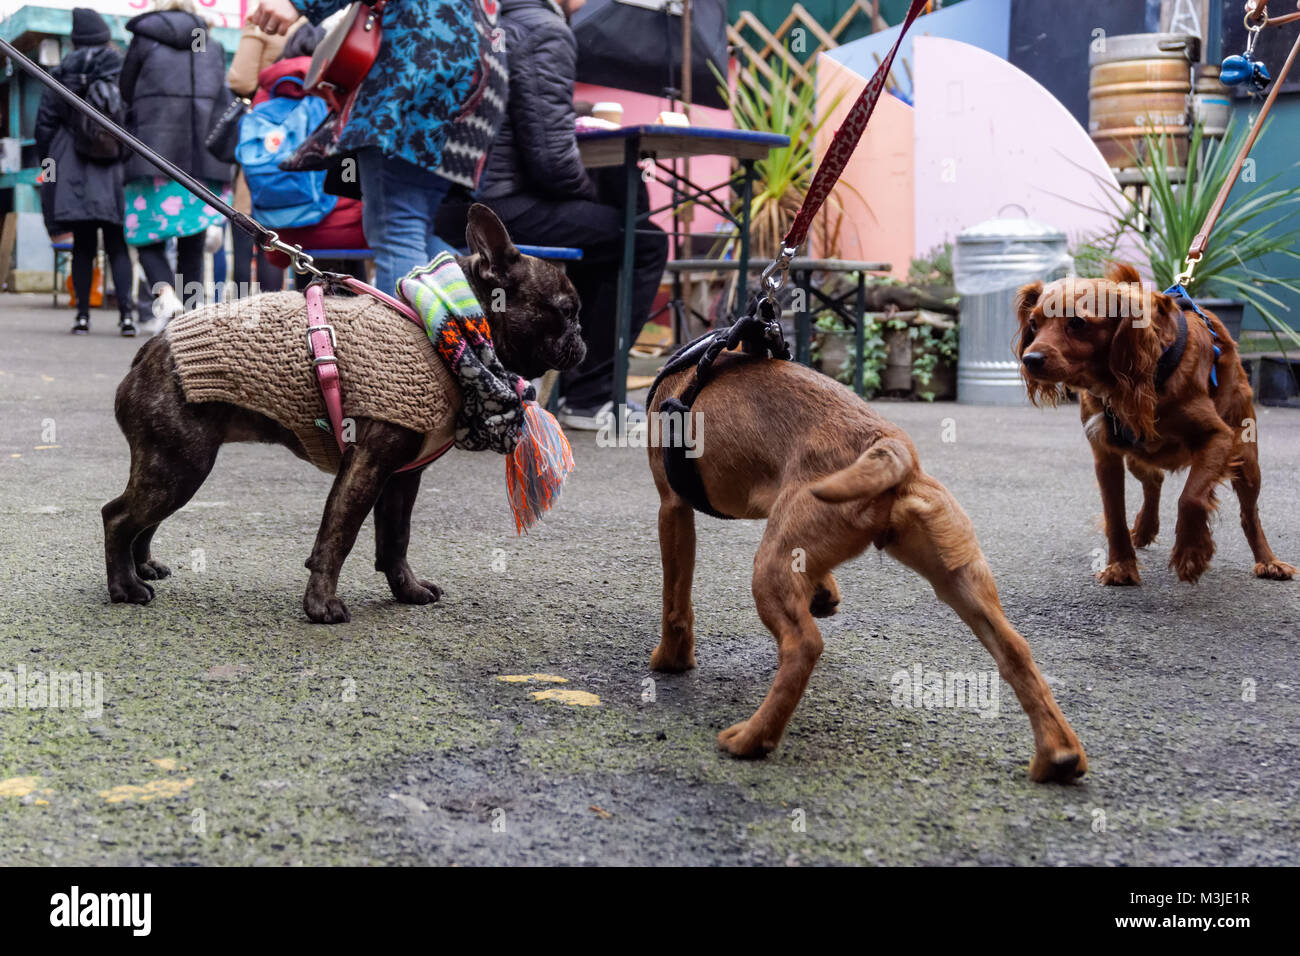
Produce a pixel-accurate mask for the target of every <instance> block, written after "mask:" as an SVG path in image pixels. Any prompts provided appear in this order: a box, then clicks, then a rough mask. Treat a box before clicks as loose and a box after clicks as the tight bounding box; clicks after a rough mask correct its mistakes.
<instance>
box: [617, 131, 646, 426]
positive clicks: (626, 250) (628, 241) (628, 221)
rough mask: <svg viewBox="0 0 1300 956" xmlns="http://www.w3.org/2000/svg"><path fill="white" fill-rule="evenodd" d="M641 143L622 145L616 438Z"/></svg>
mask: <svg viewBox="0 0 1300 956" xmlns="http://www.w3.org/2000/svg"><path fill="white" fill-rule="evenodd" d="M639 158H640V140H639V139H638V138H636V137H632V138H629V139H627V140H626V141H625V142H624V144H623V173H624V178H625V180H626V191H625V194H624V197H623V263H622V266H621V268H620V269H619V275H618V319H617V321H618V334H617V336H616V337H615V340H614V418H615V421H616V423H617V424H616V425H615V434H617V435H621V434H622V433H623V426H624V415H623V409H624V406H625V405H626V404H627V366H628V355H627V352H628V349H629V348H631V346H632V343H631V342H630V341H629V339H631V337H632V265H633V261H634V259H635V257H636V208H637V207H636V201H637V191H638V186H639V185H640V177H641V172H640V168H639V167H638V166H637V160H638V159H639Z"/></svg>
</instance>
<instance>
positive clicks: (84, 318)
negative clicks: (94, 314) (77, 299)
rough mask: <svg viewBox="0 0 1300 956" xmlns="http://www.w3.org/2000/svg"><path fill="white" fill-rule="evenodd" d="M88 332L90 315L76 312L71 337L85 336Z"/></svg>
mask: <svg viewBox="0 0 1300 956" xmlns="http://www.w3.org/2000/svg"><path fill="white" fill-rule="evenodd" d="M89 332H90V313H89V312H78V313H77V318H76V320H75V321H74V322H73V323H72V334H73V335H86V334H88V333H89Z"/></svg>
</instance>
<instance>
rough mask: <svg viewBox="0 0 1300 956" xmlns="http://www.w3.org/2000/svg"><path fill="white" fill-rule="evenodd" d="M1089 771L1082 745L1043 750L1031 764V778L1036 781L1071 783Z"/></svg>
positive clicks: (1035, 756) (1035, 755)
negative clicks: (1075, 747)
mask: <svg viewBox="0 0 1300 956" xmlns="http://www.w3.org/2000/svg"><path fill="white" fill-rule="evenodd" d="M1087 772H1088V757H1087V755H1086V754H1085V753H1084V752H1083V748H1082V747H1079V748H1077V749H1074V748H1069V747H1057V748H1056V749H1054V750H1041V751H1039V752H1038V753H1036V754H1034V760H1033V762H1032V763H1031V764H1030V765H1029V779H1030V780H1032V781H1034V783H1070V782H1072V781H1074V780H1077V779H1078V778H1079V777H1082V776H1083V775H1084V774H1085V773H1087Z"/></svg>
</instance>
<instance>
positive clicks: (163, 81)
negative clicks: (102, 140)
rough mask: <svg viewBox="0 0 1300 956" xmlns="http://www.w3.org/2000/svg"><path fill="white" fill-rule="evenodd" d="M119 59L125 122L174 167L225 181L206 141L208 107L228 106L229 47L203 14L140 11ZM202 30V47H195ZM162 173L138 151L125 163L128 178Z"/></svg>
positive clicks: (226, 177) (222, 169)
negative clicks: (226, 48)
mask: <svg viewBox="0 0 1300 956" xmlns="http://www.w3.org/2000/svg"><path fill="white" fill-rule="evenodd" d="M126 28H127V29H128V30H130V31H131V33H133V34H134V36H133V37H132V38H131V45H130V46H129V47H128V48H127V51H126V62H125V63H124V64H123V65H122V99H123V100H124V101H125V102H126V108H127V118H126V119H127V122H126V125H127V129H129V130H130V131H131V132H132V133H134V134H135V135H136V136H138V137H139V138H140V139H141V140H143V141H144V143H145V145H146V146H149V147H152V148H153V149H155V150H157V151H158V152H159V153H161V154H162V155H163V156H165V157H166V158H167V159H170V160H171V161H172V162H173V163H175V164H176V165H177V166H180V167H181V168H182V169H184V170H187V171H188V172H190V173H192V174H193V175H195V176H198V177H200V178H201V179H215V180H219V181H221V182H228V181H229V180H230V174H231V170H230V167H229V166H227V165H225V164H224V163H221V162H219V161H218V160H217V159H216V158H215V157H214V156H212V154H210V153H209V152H208V151H207V149H206V148H205V147H204V145H203V141H204V140H205V139H206V138H207V135H208V122H209V120H210V119H211V118H212V111H213V110H214V109H216V110H222V109H225V107H226V104H227V103H228V102H229V101H230V95H231V94H230V91H229V90H227V89H226V54H225V51H224V50H222V48H221V44H220V43H218V42H217V41H216V39H215V38H213V36H212V34H211V33H210V32H208V29H207V26H206V25H205V24H204V22H203V21H202V20H200V19H199V18H198V17H196V16H194V14H192V13H185V12H184V11H182V10H165V11H162V12H154V13H142V14H140V16H138V17H134V18H133V19H131V20H130V21H129V22H128V23H127V25H126ZM196 30H200V31H202V37H203V49H202V51H201V52H196V51H195V50H194V47H195V46H196V45H197V44H196V37H197V36H199V34H196V33H195V32H194V31H196ZM160 175H162V174H161V173H160V172H159V171H158V168H157V167H156V166H154V165H153V164H152V163H150V162H149V161H148V160H147V159H145V158H144V157H142V156H132V157H131V158H130V159H128V160H127V162H126V178H127V179H128V180H131V179H138V178H140V177H143V176H160Z"/></svg>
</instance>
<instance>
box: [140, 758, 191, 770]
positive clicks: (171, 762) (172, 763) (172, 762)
mask: <svg viewBox="0 0 1300 956" xmlns="http://www.w3.org/2000/svg"><path fill="white" fill-rule="evenodd" d="M149 762H150V763H151V764H153V765H154V766H155V767H161V768H162V769H163V770H184V769H186V768H185V767H182V766H181V765H180V764H179V763H178V762H177V761H176V759H175V758H174V757H153V758H152V759H150V761H149Z"/></svg>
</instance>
